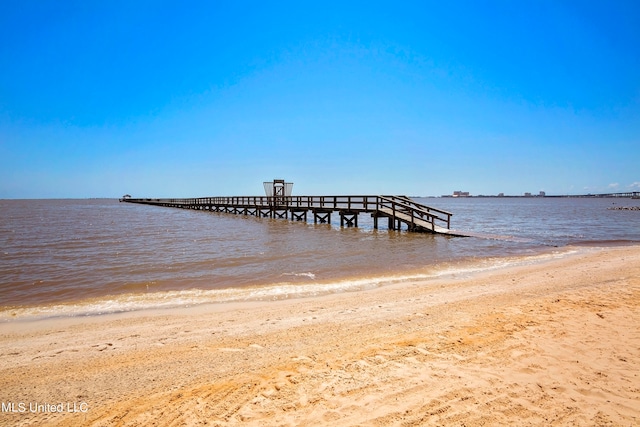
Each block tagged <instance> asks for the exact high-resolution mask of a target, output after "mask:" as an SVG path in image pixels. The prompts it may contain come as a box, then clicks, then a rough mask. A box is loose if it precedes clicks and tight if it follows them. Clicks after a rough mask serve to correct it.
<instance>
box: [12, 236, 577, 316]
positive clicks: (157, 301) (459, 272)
mask: <svg viewBox="0 0 640 427" xmlns="http://www.w3.org/2000/svg"><path fill="white" fill-rule="evenodd" d="M586 250H588V249H587V248H580V249H576V248H564V249H563V250H556V251H553V252H547V253H542V254H540V253H538V254H533V255H526V256H516V257H500V258H481V259H477V260H475V261H471V262H465V263H462V264H455V263H453V264H440V265H437V266H435V267H433V268H430V269H429V270H426V271H424V272H412V273H408V274H406V275H391V276H380V277H362V278H356V279H345V280H339V281H334V282H316V281H315V280H314V279H315V275H314V274H313V273H284V274H283V276H287V275H291V276H297V277H306V278H308V279H310V280H311V281H310V282H305V283H295V284H292V283H286V282H281V283H275V284H271V285H264V286H259V287H244V288H226V289H188V290H175V291H161V292H148V293H129V294H122V295H114V296H107V297H100V298H92V299H85V300H80V301H77V302H74V303H65V304H56V305H41V306H34V307H12V308H4V309H0V322H10V321H20V320H26V321H29V320H40V319H47V318H54V317H76V316H97V315H104V314H114V313H123V312H131V311H140V310H148V309H163V308H178V307H191V306H195V305H202V304H212V303H230V302H244V301H276V300H283V299H288V298H307V297H315V296H321V295H327V294H333V293H341V292H353V291H362V290H367V289H373V288H377V287H380V286H384V285H389V284H394V283H402V282H409V281H417V280H429V279H437V278H442V277H447V276H451V277H459V276H467V275H471V274H474V273H480V272H487V271H492V270H498V269H501V268H506V267H513V266H519V265H529V264H535V263H538V262H544V261H547V260H552V259H557V258H562V257H565V256H568V255H571V254H575V253H577V252H578V251H586Z"/></svg>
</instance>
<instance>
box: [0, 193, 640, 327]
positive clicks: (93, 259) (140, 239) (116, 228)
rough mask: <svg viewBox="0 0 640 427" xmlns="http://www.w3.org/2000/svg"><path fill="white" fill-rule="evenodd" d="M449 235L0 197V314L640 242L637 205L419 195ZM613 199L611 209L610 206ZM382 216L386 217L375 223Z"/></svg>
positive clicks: (226, 295) (328, 280) (314, 290)
mask: <svg viewBox="0 0 640 427" xmlns="http://www.w3.org/2000/svg"><path fill="white" fill-rule="evenodd" d="M417 200H418V201H420V202H422V203H425V204H427V205H430V206H433V207H436V208H440V209H445V210H448V211H450V212H452V213H453V214H454V216H453V219H452V228H455V229H459V230H469V231H475V232H482V233H490V234H495V235H502V236H511V237H513V238H514V239H511V240H509V239H482V238H451V237H445V236H437V235H430V234H418V233H408V232H406V231H400V232H398V231H389V230H386V229H380V230H373V227H372V221H371V219H370V217H369V216H368V215H366V214H362V215H361V216H360V219H359V223H360V226H361V227H360V228H357V229H356V228H344V229H341V228H340V227H339V223H338V222H339V217H338V215H334V216H333V217H334V218H332V220H333V221H334V223H333V224H318V225H314V224H312V223H302V222H291V221H287V220H276V219H264V218H255V217H251V216H239V215H231V214H221V213H210V212H202V211H190V210H181V209H171V208H161V207H153V206H144V205H135V204H129V203H119V202H118V201H117V200H0V212H1V215H2V220H1V223H0V246H1V249H0V251H1V252H0V321H1V320H7V319H12V318H24V317H30V316H58V315H62V316H66V315H85V314H98V313H107V312H117V311H126V310H136V309H143V308H150V307H167V306H181V305H191V304H199V303H206V302H224V301H235V300H250V299H279V298H287V297H291V296H308V295H317V294H322V293H327V292H341V291H347V290H355V289H365V288H369V287H375V286H380V285H383V284H385V283H389V282H394V281H400V280H410V279H412V278H428V277H435V276H438V275H441V274H445V273H451V272H464V271H468V270H477V269H484V268H494V267H496V266H500V265H504V264H505V263H515V262H526V260H528V259H531V257H540V256H561V255H562V254H563V253H566V252H568V251H570V250H572V249H571V248H569V247H568V245H574V244H581V245H593V246H597V245H610V244H618V243H626V242H640V211H618V210H608V209H607V208H608V207H612V206H615V205H619V206H639V205H640V200H631V199H577V198H571V199H569V198H566V199H564V198H562V199H560V198H500V199H498V198H487V199H481V198H470V199H450V198H436V199H417ZM614 204H615V205H614ZM381 223H384V221H381Z"/></svg>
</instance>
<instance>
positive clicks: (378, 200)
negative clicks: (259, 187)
mask: <svg viewBox="0 0 640 427" xmlns="http://www.w3.org/2000/svg"><path fill="white" fill-rule="evenodd" d="M123 201H127V202H131V203H142V204H150V205H159V206H169V207H179V208H185V209H202V210H215V211H218V212H219V211H224V212H231V213H244V214H251V215H257V216H267V215H266V214H265V213H264V212H266V211H269V212H271V216H272V217H278V218H285V217H286V214H287V212H291V213H292V218H294V217H295V218H296V219H303V218H304V219H306V212H307V211H311V212H313V213H314V215H319V214H320V213H324V214H326V213H330V212H336V211H337V212H339V213H340V215H341V218H344V217H345V216H347V215H350V216H351V218H352V220H353V218H354V217H355V218H356V219H355V222H353V221H352V220H349V219H347V221H348V224H350V225H352V224H355V225H356V226H357V215H358V213H371V214H372V216H373V217H374V224H375V225H374V226H375V227H376V228H377V219H378V218H379V217H387V218H389V225H390V228H396V224H397V226H398V228H399V226H400V223H404V224H406V225H407V226H408V229H409V230H412V231H431V232H446V231H448V230H449V229H450V227H451V216H452V214H451V213H450V212H447V211H443V210H440V209H436V208H432V207H429V206H426V205H423V204H421V203H417V202H415V201H414V200H412V199H410V198H409V197H406V196H370V195H356V196H230V197H199V198H187V199H133V198H128V199H123ZM278 212H280V213H278ZM282 212H284V214H283V213H282ZM301 212H304V216H302V214H301ZM325 218H327V219H328V218H329V217H328V216H327V217H325ZM321 219H322V218H321ZM322 222H325V221H322Z"/></svg>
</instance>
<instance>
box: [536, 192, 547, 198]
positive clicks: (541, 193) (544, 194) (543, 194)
mask: <svg viewBox="0 0 640 427" xmlns="http://www.w3.org/2000/svg"><path fill="white" fill-rule="evenodd" d="M546 195H547V193H545V192H544V191H541V192H540V194H538V196H540V197H544V196H546Z"/></svg>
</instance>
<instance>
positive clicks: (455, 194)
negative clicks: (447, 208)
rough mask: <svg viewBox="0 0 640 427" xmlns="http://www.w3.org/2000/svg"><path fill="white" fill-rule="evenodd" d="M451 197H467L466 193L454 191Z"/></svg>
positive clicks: (467, 193)
mask: <svg viewBox="0 0 640 427" xmlns="http://www.w3.org/2000/svg"><path fill="white" fill-rule="evenodd" d="M453 197H469V192H468V191H454V192H453Z"/></svg>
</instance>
